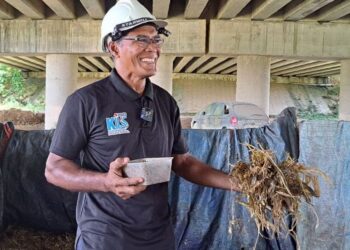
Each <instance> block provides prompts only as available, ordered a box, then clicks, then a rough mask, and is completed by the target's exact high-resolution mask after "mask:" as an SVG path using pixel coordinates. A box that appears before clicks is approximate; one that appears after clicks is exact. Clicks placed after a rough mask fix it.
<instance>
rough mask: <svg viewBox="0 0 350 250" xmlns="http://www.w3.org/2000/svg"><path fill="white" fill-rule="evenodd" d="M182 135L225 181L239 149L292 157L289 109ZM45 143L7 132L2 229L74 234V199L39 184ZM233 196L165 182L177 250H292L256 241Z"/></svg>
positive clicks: (279, 242) (29, 134) (280, 242)
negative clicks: (258, 121) (259, 120)
mask: <svg viewBox="0 0 350 250" xmlns="http://www.w3.org/2000/svg"><path fill="white" fill-rule="evenodd" d="M183 134H184V137H185V139H186V140H187V144H188V146H189V150H190V152H191V153H192V154H193V155H195V156H196V157H198V158H199V159H201V160H202V161H204V162H207V163H209V164H211V165H212V166H215V168H217V169H220V170H222V171H224V172H227V173H228V172H230V170H231V164H234V163H235V162H237V161H238V160H244V161H248V160H249V152H248V149H247V147H246V146H245V145H244V144H246V143H249V144H252V145H256V146H257V145H258V144H260V145H261V146H263V147H264V148H270V149H272V150H273V151H275V152H276V155H277V158H278V160H279V161H281V160H283V159H284V158H285V157H286V155H285V152H290V153H291V155H292V157H294V158H297V157H298V134H297V128H296V118H295V113H294V109H286V110H285V111H284V112H283V113H282V114H281V116H280V117H278V119H277V121H274V122H273V123H272V124H270V125H269V126H265V127H263V128H255V129H242V130H184V131H183ZM52 135H53V131H15V133H14V135H13V137H12V139H11V141H10V143H9V145H8V148H7V150H6V153H5V157H4V159H3V161H2V165H1V172H2V175H1V179H0V183H1V185H0V188H1V190H0V191H1V192H2V193H3V197H2V198H3V200H2V201H0V204H3V207H2V210H3V217H2V222H3V223H2V225H1V226H2V228H3V229H4V228H6V226H8V225H12V224H16V225H22V226H26V227H30V228H35V229H42V230H47V231H57V232H58V231H65V232H69V231H74V230H75V228H76V224H75V204H76V194H75V193H71V192H68V191H65V190H63V189H60V188H57V187H55V186H53V185H51V184H49V183H47V182H46V180H45V176H44V170H45V162H46V159H47V156H48V148H49V145H50V143H51V138H52ZM236 195H237V194H236V193H235V192H230V191H224V190H219V189H213V188H208V187H201V186H198V185H195V184H192V183H189V182H187V181H186V180H184V179H182V178H178V177H176V176H172V180H171V182H170V183H169V203H170V206H171V208H172V219H173V223H174V230H175V237H176V241H177V247H178V249H183V250H185V249H208V250H209V249H213V250H214V249H215V250H218V249H220V250H221V249H248V248H252V247H253V246H254V245H255V241H256V239H258V242H257V245H256V246H257V248H256V249H284V250H285V249H286V250H288V249H294V248H295V246H294V244H293V242H292V240H291V239H290V238H289V237H288V238H277V239H276V238H273V239H269V238H271V236H269V235H268V234H266V233H265V235H264V236H265V237H259V238H257V235H258V234H257V229H256V226H255V224H254V221H253V219H252V218H250V215H249V213H248V211H247V210H246V209H245V208H244V207H242V206H241V205H239V204H237V203H236V202H235V198H236ZM0 209H1V208H0ZM0 214H1V213H0ZM0 219H1V218H0ZM0 221H1V220H0ZM231 222H233V224H231Z"/></svg>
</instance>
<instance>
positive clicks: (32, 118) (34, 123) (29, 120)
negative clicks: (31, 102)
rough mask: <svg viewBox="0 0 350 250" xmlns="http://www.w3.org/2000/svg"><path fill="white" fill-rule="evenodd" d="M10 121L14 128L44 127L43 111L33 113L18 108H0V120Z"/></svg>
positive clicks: (37, 128)
mask: <svg viewBox="0 0 350 250" xmlns="http://www.w3.org/2000/svg"><path fill="white" fill-rule="evenodd" d="M7 121H11V122H13V124H14V125H15V129H20V130H41V129H44V128H45V126H44V122H45V116H44V114H43V113H33V112H30V111H23V110H20V109H8V110H0V122H7Z"/></svg>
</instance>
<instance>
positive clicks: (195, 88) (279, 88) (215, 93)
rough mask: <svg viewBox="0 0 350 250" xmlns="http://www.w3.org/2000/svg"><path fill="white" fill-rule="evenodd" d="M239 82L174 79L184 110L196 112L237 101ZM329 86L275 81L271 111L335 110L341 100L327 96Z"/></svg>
mask: <svg viewBox="0 0 350 250" xmlns="http://www.w3.org/2000/svg"><path fill="white" fill-rule="evenodd" d="M235 88H236V84H235V82H233V81H225V80H215V81H213V80H205V79H201V80H190V81H189V80H188V79H174V81H173V96H174V97H175V99H176V101H177V102H178V105H179V107H180V110H181V113H184V114H191V113H196V112H197V111H198V110H200V109H202V108H203V107H205V106H206V105H208V104H210V103H211V102H214V101H234V98H235ZM327 91H328V90H327V88H326V87H320V86H312V85H299V84H283V83H271V86H270V107H269V109H270V115H277V114H279V113H280V112H281V111H282V110H283V109H284V108H286V107H291V106H294V107H297V108H299V109H303V110H310V111H312V112H315V113H323V114H331V113H332V110H331V109H330V107H331V106H334V105H336V103H337V101H336V100H332V99H330V98H329V97H328V98H327V96H328V94H327Z"/></svg>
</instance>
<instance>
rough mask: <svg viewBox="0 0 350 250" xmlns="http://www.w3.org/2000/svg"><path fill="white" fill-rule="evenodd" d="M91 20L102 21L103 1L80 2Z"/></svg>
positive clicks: (83, 0)
mask: <svg viewBox="0 0 350 250" xmlns="http://www.w3.org/2000/svg"><path fill="white" fill-rule="evenodd" d="M80 2H81V4H82V5H83V6H84V8H85V9H86V12H87V13H88V14H89V16H90V17H91V18H94V19H102V18H103V16H104V15H105V1H104V0H80Z"/></svg>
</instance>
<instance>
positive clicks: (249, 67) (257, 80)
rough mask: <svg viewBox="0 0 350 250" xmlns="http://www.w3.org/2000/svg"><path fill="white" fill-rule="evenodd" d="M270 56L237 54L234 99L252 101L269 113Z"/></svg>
mask: <svg viewBox="0 0 350 250" xmlns="http://www.w3.org/2000/svg"><path fill="white" fill-rule="evenodd" d="M269 98H270V58H269V57H266V56H238V57H237V84H236V101H239V102H250V103H254V104H256V105H257V106H259V107H260V108H262V109H263V110H264V111H265V112H266V114H267V115H268V114H269Z"/></svg>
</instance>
